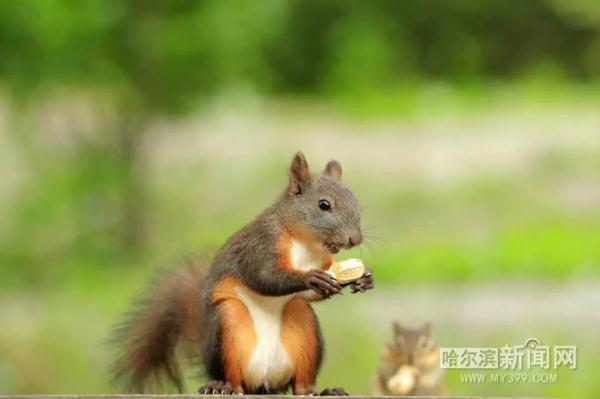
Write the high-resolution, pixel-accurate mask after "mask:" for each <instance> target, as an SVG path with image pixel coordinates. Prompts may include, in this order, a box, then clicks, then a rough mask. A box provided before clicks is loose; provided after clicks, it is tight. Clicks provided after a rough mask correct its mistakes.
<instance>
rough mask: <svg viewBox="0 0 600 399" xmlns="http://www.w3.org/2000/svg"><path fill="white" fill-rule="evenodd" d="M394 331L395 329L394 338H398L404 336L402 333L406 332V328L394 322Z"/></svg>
mask: <svg viewBox="0 0 600 399" xmlns="http://www.w3.org/2000/svg"><path fill="white" fill-rule="evenodd" d="M393 329H394V336H396V337H397V336H398V335H400V334H402V331H404V327H403V326H402V324H400V322H398V321H394V324H393Z"/></svg>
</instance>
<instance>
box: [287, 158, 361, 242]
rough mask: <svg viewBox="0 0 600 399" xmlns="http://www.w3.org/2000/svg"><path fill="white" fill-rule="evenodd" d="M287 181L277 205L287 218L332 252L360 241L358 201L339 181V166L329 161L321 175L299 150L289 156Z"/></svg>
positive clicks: (291, 223) (340, 170)
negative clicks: (312, 170)
mask: <svg viewBox="0 0 600 399" xmlns="http://www.w3.org/2000/svg"><path fill="white" fill-rule="evenodd" d="M288 175H289V183H288V187H287V189H286V191H285V193H284V194H283V196H282V198H281V200H280V204H281V208H280V209H281V210H282V212H283V213H284V216H285V218H286V221H287V222H288V223H289V224H290V225H291V226H293V227H294V228H295V229H298V230H301V231H302V232H304V233H307V234H311V235H313V238H316V239H317V240H319V241H320V242H321V243H322V244H323V245H324V246H325V248H327V249H328V250H329V251H330V252H331V253H337V252H338V251H339V250H340V249H341V248H346V249H348V248H352V247H354V246H356V245H359V244H360V243H361V242H362V240H363V236H362V231H361V227H360V207H359V205H358V201H357V200H356V198H355V197H354V194H352V191H350V190H349V189H348V187H346V186H345V185H344V184H343V183H342V166H341V165H340V163H339V162H337V161H333V160H332V161H329V163H327V165H326V166H325V170H324V171H323V173H322V174H312V173H311V172H310V170H309V168H308V163H307V162H306V159H305V158H304V155H303V154H302V153H301V152H298V153H297V154H296V155H294V157H293V158H292V163H291V165H290V169H289V173H288Z"/></svg>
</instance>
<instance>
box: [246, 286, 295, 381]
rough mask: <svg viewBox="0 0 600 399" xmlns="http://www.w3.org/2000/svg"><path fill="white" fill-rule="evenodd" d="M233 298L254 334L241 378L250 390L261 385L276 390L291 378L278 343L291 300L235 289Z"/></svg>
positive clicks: (289, 365) (291, 367)
mask: <svg viewBox="0 0 600 399" xmlns="http://www.w3.org/2000/svg"><path fill="white" fill-rule="evenodd" d="M236 291H237V294H238V296H239V298H240V299H241V301H242V302H243V303H244V305H245V306H246V308H247V309H248V312H249V313H250V317H252V322H253V324H254V331H255V332H256V348H255V349H254V352H253V353H252V356H251V357H250V361H249V362H248V365H247V366H246V370H245V374H244V382H245V383H246V385H248V386H249V387H250V388H253V389H256V388H258V387H260V386H261V385H264V386H265V387H266V388H271V389H277V388H281V387H283V385H285V384H287V383H288V382H289V380H290V379H291V378H292V375H293V371H294V365H293V362H292V359H290V356H289V354H288V352H287V351H286V350H285V348H284V347H283V344H282V343H281V316H282V314H283V308H284V307H285V305H286V304H287V303H288V302H289V300H290V299H291V297H292V296H280V297H267V296H262V295H258V294H256V293H251V292H250V291H248V290H247V289H245V288H242V287H238V288H237V289H236Z"/></svg>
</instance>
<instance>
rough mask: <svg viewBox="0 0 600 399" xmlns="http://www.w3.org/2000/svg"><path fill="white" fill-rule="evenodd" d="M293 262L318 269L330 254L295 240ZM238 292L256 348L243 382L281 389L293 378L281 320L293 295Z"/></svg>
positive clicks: (240, 289) (238, 289) (307, 267)
mask: <svg viewBox="0 0 600 399" xmlns="http://www.w3.org/2000/svg"><path fill="white" fill-rule="evenodd" d="M291 258H292V259H291V260H292V264H293V266H294V267H295V268H297V269H301V270H310V269H318V268H320V267H321V265H322V264H323V262H324V261H325V260H326V258H327V253H326V252H325V249H324V248H323V246H322V245H321V244H307V243H304V242H302V241H297V240H292V248H291ZM236 291H237V294H238V296H239V298H240V300H241V301H242V302H243V303H244V305H245V306H246V308H247V309H248V312H249V313H250V317H251V318H252V322H253V324H254V331H255V332H256V348H255V349H254V352H253V353H252V356H251V357H250V361H249V362H248V365H247V366H246V370H245V375H244V382H245V383H246V384H247V385H248V386H249V387H250V388H254V389H256V388H258V387H260V386H261V385H264V386H265V387H267V388H272V389H277V388H282V387H283V385H285V384H287V383H288V382H289V381H290V379H291V378H292V376H293V372H294V364H293V360H292V359H291V358H290V356H289V354H288V352H287V351H286V349H285V348H284V346H283V344H282V343H281V318H282V315H283V309H284V307H285V305H286V304H287V303H288V302H289V301H290V299H292V298H293V297H294V295H286V296H278V297H276V296H262V295H258V294H256V293H255V292H251V291H249V290H248V289H246V288H243V287H238V288H236Z"/></svg>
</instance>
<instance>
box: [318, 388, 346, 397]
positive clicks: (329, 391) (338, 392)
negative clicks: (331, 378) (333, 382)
mask: <svg viewBox="0 0 600 399" xmlns="http://www.w3.org/2000/svg"><path fill="white" fill-rule="evenodd" d="M349 395H350V394H349V393H348V392H346V390H345V389H344V388H339V387H337V388H325V389H324V390H323V391H321V393H320V394H319V396H349Z"/></svg>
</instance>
